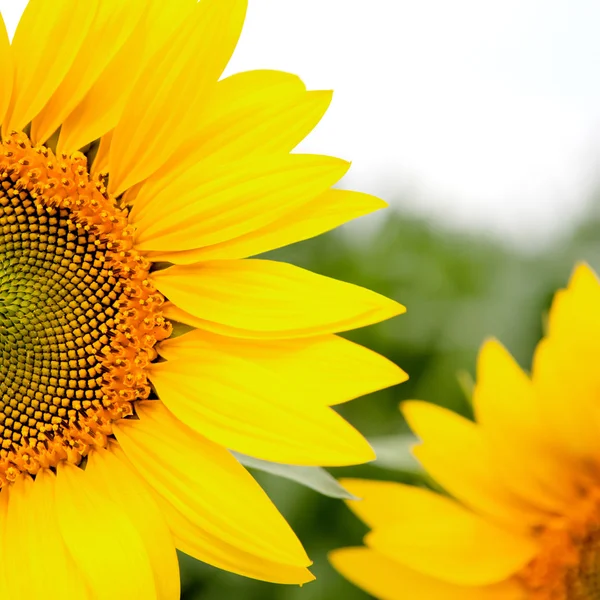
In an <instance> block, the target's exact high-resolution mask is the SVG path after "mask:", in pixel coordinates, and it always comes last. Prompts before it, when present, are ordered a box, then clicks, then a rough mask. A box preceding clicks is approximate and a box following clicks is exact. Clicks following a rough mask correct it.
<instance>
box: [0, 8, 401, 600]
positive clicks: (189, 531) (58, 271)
mask: <svg viewBox="0 0 600 600" xmlns="http://www.w3.org/2000/svg"><path fill="white" fill-rule="evenodd" d="M245 10H246V2H245V1H244V0H202V1H201V2H200V3H196V2H195V1H194V0H169V2H164V1H162V0H150V1H149V0H129V1H127V2H123V1H121V0H86V1H85V2H81V1H80V0H54V1H52V2H51V1H50V0H30V2H29V4H28V6H27V8H26V9H25V12H24V14H23V16H22V18H21V21H20V23H19V25H18V28H17V31H16V34H15V36H14V40H13V42H12V44H9V41H8V37H7V35H6V31H5V29H4V27H2V36H1V38H0V68H1V69H2V72H1V75H0V119H1V120H2V122H3V138H2V147H1V148H0V181H1V187H0V226H1V229H0V264H1V267H0V352H1V356H2V360H1V362H0V391H1V394H0V441H1V447H0V484H1V486H2V490H1V492H0V523H1V525H0V526H1V527H2V534H1V536H0V539H1V541H2V542H1V543H0V596H1V597H3V598H28V599H29V598H48V597H52V598H69V600H72V599H84V598H95V599H108V598H110V599H114V598H128V599H129V598H143V599H144V600H147V599H152V598H156V599H160V600H163V599H175V598H179V575H178V565H177V558H176V552H175V548H176V547H177V548H179V549H181V550H183V551H184V552H186V553H188V554H191V555H192V556H194V557H196V558H198V559H200V560H203V561H205V562H207V563H210V564H211V565H215V566H217V567H220V568H223V569H227V570H229V571H233V572H235V573H239V574H242V575H246V576H248V577H254V578H258V579H264V580H268V581H273V582H282V583H303V582H306V581H309V580H311V579H312V575H311V574H310V572H309V571H308V570H307V568H306V567H307V566H308V565H309V564H310V561H309V559H308V557H307V556H306V554H305V552H304V550H303V548H302V546H301V544H300V543H299V541H298V540H297V538H296V537H295V535H294V534H293V532H292V531H291V529H290V528H289V526H288V525H287V523H286V521H285V520H284V519H283V517H281V515H280V514H279V513H278V512H277V510H276V508H275V507H274V506H273V505H272V503H271V502H270V500H269V499H268V498H267V496H266V495H265V493H264V492H263V491H262V489H261V488H260V487H259V486H258V484H257V483H256V482H255V481H254V480H253V478H252V477H251V476H250V475H249V473H248V472H247V471H246V470H245V469H244V468H243V467H242V466H241V465H240V464H239V463H238V462H237V460H236V459H235V458H234V457H233V456H232V454H231V453H230V452H229V450H235V451H239V452H241V453H245V454H248V455H251V456H253V457H257V458H260V459H266V460H270V461H278V462H284V463H292V464H299V465H325V466H327V465H346V464H353V463H361V462H364V461H368V460H371V459H372V458H373V453H372V450H371V448H370V447H369V445H368V444H367V442H366V441H365V440H364V438H362V437H361V436H360V434H359V433H358V432H357V431H356V430H355V429H353V428H352V427H351V426H350V425H349V424H348V423H346V422H345V421H344V420H343V419H342V418H341V417H340V416H338V414H337V413H336V412H335V411H334V410H333V409H331V408H330V405H333V404H336V403H339V402H344V401H346V400H350V399H351V398H354V397H357V396H359V395H362V394H365V393H368V392H372V391H374V390H377V389H379V388H382V387H386V386H389V385H393V384H395V383H398V382H400V381H402V380H403V379H405V375H404V373H403V372H402V371H401V370H400V369H399V368H397V367H396V366H394V365H393V364H392V363H390V362H389V361H387V360H386V359H384V358H382V357H380V356H378V355H376V354H374V353H372V352H370V351H369V350H367V349H365V348H362V347H360V346H357V345H355V344H353V343H351V342H349V341H346V340H344V339H342V338H340V337H338V336H336V335H334V333H335V332H340V331H345V330H348V329H352V328H355V327H360V326H363V325H368V324H370V323H374V322H377V321H381V320H383V319H387V318H389V317H391V316H393V315H396V314H399V313H401V312H402V311H403V308H402V307H401V306H400V305H398V304H397V303H395V302H393V301H391V300H387V299H385V298H383V297H381V296H379V295H377V294H375V293H373V292H370V291H368V290H365V289H362V288H359V287H356V286H353V285H350V284H345V283H341V282H338V281H334V280H331V279H328V278H325V277H322V276H319V275H315V274H311V273H309V272H307V271H304V270H302V269H299V268H296V267H293V266H291V265H287V264H283V263H277V262H271V261H268V260H245V257H247V256H251V255H255V254H258V253H262V252H264V251H267V250H270V249H273V248H277V247H280V246H283V245H286V244H289V243H291V242H295V241H299V240H302V239H306V238H309V237H311V236H314V235H317V234H319V233H322V232H324V231H326V230H328V229H331V228H333V227H335V226H337V225H339V224H341V223H343V222H345V221H347V220H350V219H352V218H354V217H356V216H359V215H362V214H366V213H369V212H371V211H374V210H377V209H379V208H381V207H382V206H383V203H382V202H381V201H380V200H378V199H376V198H373V197H370V196H368V195H365V194H359V193H355V192H345V191H339V190H332V189H331V186H332V185H333V184H334V183H336V182H337V181H338V180H339V179H340V178H341V177H342V176H343V175H344V173H345V172H346V170H347V168H348V164H347V163H346V162H344V161H341V160H338V159H335V158H330V157H325V156H308V155H300V154H290V151H291V150H292V149H293V148H294V147H295V146H296V144H297V143H298V142H299V141H300V140H301V139H302V138H303V137H304V136H305V135H306V134H308V133H309V131H310V130H311V129H312V128H313V127H314V126H315V125H316V123H317V122H318V121H319V119H320V118H321V116H322V115H323V113H324V112H325V110H326V108H327V106H328V104H329V101H330V98H331V94H330V93H329V92H325V91H316V92H307V91H306V89H305V87H304V85H303V84H302V82H301V81H300V80H299V79H298V78H297V77H295V76H293V75H289V74H286V73H280V72H276V71H251V72H245V73H240V74H238V75H233V76H231V77H227V78H225V79H223V80H221V81H219V78H220V76H221V74H222V72H223V70H224V68H225V65H226V64H227V62H228V60H229V58H230V56H231V54H232V52H233V50H234V47H235V45H236V42H237V39H238V37H239V34H240V30H241V28H242V23H243V20H244V15H245ZM173 322H177V323H178V326H177V328H176V329H177V330H178V332H179V333H180V334H181V332H182V329H184V328H183V327H182V324H185V325H187V328H186V330H187V333H184V334H183V335H178V336H174V335H173Z"/></svg>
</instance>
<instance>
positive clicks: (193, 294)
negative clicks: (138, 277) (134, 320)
mask: <svg viewBox="0 0 600 600" xmlns="http://www.w3.org/2000/svg"><path fill="white" fill-rule="evenodd" d="M152 279H153V281H154V283H155V284H156V286H157V288H158V289H159V290H160V291H161V292H162V293H163V294H165V296H167V297H168V298H169V299H170V300H171V301H172V302H173V303H174V305H176V308H174V309H171V308H167V310H166V311H165V313H166V314H167V316H169V317H170V318H173V319H174V320H176V321H181V322H184V323H188V324H190V325H192V326H194V327H198V328H201V329H207V330H209V331H212V332H214V333H219V334H223V335H230V336H232V337H241V338H248V339H252V338H259V339H260V338H262V339H282V338H294V337H310V336H315V335H321V334H325V333H334V332H340V331H347V330H349V329H355V328H357V327H363V326H365V325H370V324H372V323H377V322H379V321H383V320H385V319H389V318H391V317H393V316H396V315H398V314H401V313H403V312H404V310H405V309H404V307H403V306H402V305H401V304H398V303H397V302H394V301H393V300H389V299H388V298H384V297H383V296H380V295H379V294H376V293H375V292H372V291H370V290H367V289H365V288H361V287H358V286H355V285H352V284H349V283H344V282H341V281H337V280H335V279H330V278H328V277H323V276H321V275H316V274H315V273H311V272H310V271H306V270H304V269H301V268H299V267H294V266H292V265H288V264H285V263H280V262H274V261H268V260H254V259H248V260H243V261H239V260H231V261H229V260H219V261H210V262H206V263H199V264H196V265H189V266H175V267H171V268H169V269H165V270H163V271H157V272H156V273H154V274H153V275H152ZM178 309H179V310H178ZM181 311H183V313H182V312H181ZM186 313H187V314H188V316H186Z"/></svg>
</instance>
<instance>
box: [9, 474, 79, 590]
mask: <svg viewBox="0 0 600 600" xmlns="http://www.w3.org/2000/svg"><path fill="white" fill-rule="evenodd" d="M55 480H56V476H55V475H54V474H53V473H51V472H50V471H41V472H39V473H38V474H37V476H36V479H35V482H34V481H32V479H31V478H30V477H26V476H23V477H20V478H19V479H18V480H17V481H16V482H15V484H14V485H12V486H11V487H10V488H9V489H8V490H6V491H5V492H3V495H8V496H9V498H8V515H7V521H6V531H5V534H4V536H3V539H4V540H5V544H6V549H7V552H6V554H5V558H4V561H3V562H4V565H5V568H6V571H7V573H8V575H9V577H8V578H7V583H8V588H9V593H8V594H7V595H6V596H3V597H7V598H27V599H28V600H43V599H46V598H50V597H52V598H69V599H71V598H72V599H73V600H87V599H88V598H90V596H89V595H88V593H87V592H86V589H85V584H84V582H83V580H82V578H81V576H80V574H79V573H78V571H77V569H76V567H75V563H74V562H73V560H72V558H71V557H70V556H69V554H68V552H67V548H66V546H65V543H64V541H63V539H62V535H61V533H60V530H59V527H58V520H57V515H56V500H55V485H56V483H55Z"/></svg>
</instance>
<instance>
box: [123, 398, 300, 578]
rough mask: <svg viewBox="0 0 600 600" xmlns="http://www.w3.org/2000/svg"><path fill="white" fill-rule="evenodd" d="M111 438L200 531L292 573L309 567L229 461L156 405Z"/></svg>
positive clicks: (142, 407) (143, 407) (275, 515)
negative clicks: (290, 569)
mask: <svg viewBox="0 0 600 600" xmlns="http://www.w3.org/2000/svg"><path fill="white" fill-rule="evenodd" d="M136 410H137V414H138V416H139V420H133V421H122V422H121V423H120V424H119V425H118V427H117V428H116V432H115V433H116V436H117V439H118V441H119V443H120V444H121V446H122V447H123V450H124V451H125V454H126V455H127V457H128V458H129V460H130V461H131V462H132V463H133V465H134V466H135V468H136V470H137V471H138V472H139V473H140V474H141V475H142V476H143V477H144V479H145V480H146V481H147V482H148V483H149V484H150V486H152V487H153V488H154V489H155V490H156V492H157V493H158V494H160V495H161V496H162V497H163V498H164V499H165V500H166V501H167V502H169V503H171V504H172V505H173V506H174V507H175V508H176V509H177V510H178V511H180V512H181V513H182V514H183V515H184V516H185V517H186V518H187V519H189V520H190V521H192V522H194V523H197V524H198V525H199V526H200V527H201V528H202V529H204V530H205V531H207V532H208V533H210V534H213V535H215V536H217V537H219V538H220V539H222V540H223V541H225V542H226V543H228V544H231V545H233V546H236V547H238V548H239V549H241V550H243V551H245V552H248V553H250V554H254V555H256V556H259V557H264V558H266V559H267V560H270V561H273V562H281V563H284V564H289V565H291V566H296V567H305V566H307V565H308V564H310V561H309V559H308V557H307V556H306V553H305V552H304V549H303V548H302V545H301V544H300V542H299V541H298V539H297V538H296V536H295V534H294V532H293V531H292V530H291V528H290V527H289V525H288V524H287V523H286V521H285V519H283V517H282V516H281V515H280V514H279V512H278V511H277V509H276V508H275V506H274V505H273V504H272V503H271V501H270V500H269V499H268V497H267V496H266V494H265V493H264V492H263V490H262V489H261V488H260V486H259V485H258V484H257V483H256V482H255V481H254V479H253V478H252V477H251V476H250V474H249V473H248V472H247V471H246V470H245V469H244V468H243V467H242V466H241V465H240V464H239V463H238V462H237V461H236V460H235V458H233V456H232V455H231V454H230V453H229V452H228V451H227V450H225V448H222V447H220V446H218V445H216V444H213V443H212V442H210V441H209V440H207V439H205V438H203V437H202V436H200V435H198V434H196V433H195V432H193V431H192V430H191V429H189V428H188V427H186V426H185V425H184V424H183V423H181V422H180V421H178V420H177V419H175V417H173V416H172V415H171V414H170V413H169V411H167V410H166V409H165V407H164V405H163V404H162V403H161V402H159V401H149V402H142V403H138V404H136Z"/></svg>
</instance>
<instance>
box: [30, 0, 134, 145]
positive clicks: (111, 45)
mask: <svg viewBox="0 0 600 600" xmlns="http://www.w3.org/2000/svg"><path fill="white" fill-rule="evenodd" d="M145 12H146V0H128V1H127V2H123V1H122V0H102V2H100V4H99V9H98V12H97V14H96V16H95V18H94V20H93V23H92V26H91V28H90V30H89V32H88V34H87V37H86V39H85V43H84V44H83V45H82V46H81V48H80V50H79V52H78V53H77V56H76V58H75V60H74V61H73V64H72V65H71V68H70V69H69V71H68V73H66V75H65V77H64V79H63V80H62V81H61V82H60V85H59V86H58V88H57V89H56V90H55V91H54V93H53V94H52V97H51V98H50V99H49V100H48V102H47V103H46V106H45V107H44V108H43V109H42V111H41V112H40V113H39V114H38V115H37V116H36V117H35V119H34V120H33V123H32V125H31V135H30V137H31V139H32V141H33V142H34V143H36V144H41V143H43V142H45V141H46V140H47V139H48V138H49V137H50V136H51V135H52V134H53V133H54V132H55V131H56V130H57V129H58V127H59V126H60V125H61V123H62V122H63V121H64V120H65V118H66V117H67V115H68V114H69V113H70V112H71V111H72V110H73V109H74V108H75V107H76V106H77V104H78V103H79V101H80V100H82V99H83V97H84V96H85V94H86V93H87V92H88V91H89V90H90V88H91V87H92V86H93V85H94V83H95V82H96V81H97V79H98V77H99V76H100V74H101V73H102V72H103V71H104V69H105V68H106V67H107V65H108V64H109V63H110V62H111V60H112V59H113V58H114V57H115V55H116V54H117V53H118V52H119V50H121V48H122V47H123V45H124V44H125V43H126V41H127V40H128V38H129V37H130V36H131V34H132V33H133V31H134V29H135V27H136V26H137V24H138V22H139V21H140V19H141V18H142V15H143V14H144V13H145ZM111 91H112V92H113V93H114V90H111Z"/></svg>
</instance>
